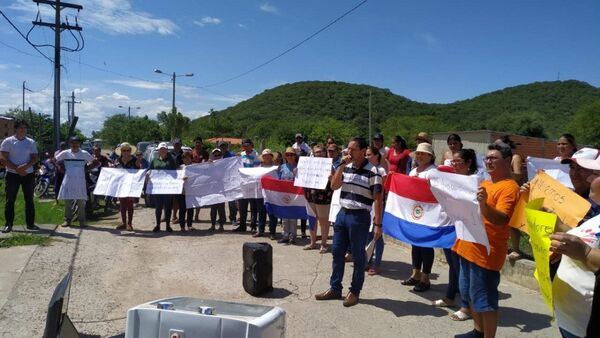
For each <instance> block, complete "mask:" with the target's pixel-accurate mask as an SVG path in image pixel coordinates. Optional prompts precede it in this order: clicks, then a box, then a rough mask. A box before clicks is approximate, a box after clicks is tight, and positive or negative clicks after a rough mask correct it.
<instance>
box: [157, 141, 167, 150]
mask: <svg viewBox="0 0 600 338" xmlns="http://www.w3.org/2000/svg"><path fill="white" fill-rule="evenodd" d="M156 148H157V149H159V150H160V149H161V148H165V149H169V147H167V143H166V142H161V143H159V144H158V147H156Z"/></svg>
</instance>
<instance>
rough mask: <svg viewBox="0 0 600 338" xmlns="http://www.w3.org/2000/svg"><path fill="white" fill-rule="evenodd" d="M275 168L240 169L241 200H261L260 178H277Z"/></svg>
mask: <svg viewBox="0 0 600 338" xmlns="http://www.w3.org/2000/svg"><path fill="white" fill-rule="evenodd" d="M277 168H278V167H277V166H272V167H256V168H240V169H239V171H240V176H241V189H242V198H263V193H262V185H261V184H260V179H261V177H263V176H265V175H269V176H271V177H273V178H277Z"/></svg>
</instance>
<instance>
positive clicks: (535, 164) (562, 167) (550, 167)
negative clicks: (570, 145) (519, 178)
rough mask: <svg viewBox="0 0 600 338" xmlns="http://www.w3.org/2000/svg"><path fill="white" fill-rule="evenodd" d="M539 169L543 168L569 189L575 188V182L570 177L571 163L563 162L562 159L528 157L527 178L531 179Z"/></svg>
mask: <svg viewBox="0 0 600 338" xmlns="http://www.w3.org/2000/svg"><path fill="white" fill-rule="evenodd" d="M539 170H543V171H544V172H545V173H546V174H548V175H549V176H550V177H552V178H554V179H555V180H557V181H559V182H560V183H562V184H563V185H564V186H565V187H567V188H569V189H574V188H573V183H572V182H571V178H570V177H569V165H568V164H561V163H560V161H555V160H551V159H547V158H538V157H531V156H528V157H527V180H528V181H531V180H533V178H534V177H535V175H537V173H538V171H539Z"/></svg>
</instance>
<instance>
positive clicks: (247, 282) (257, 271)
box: [242, 242, 273, 296]
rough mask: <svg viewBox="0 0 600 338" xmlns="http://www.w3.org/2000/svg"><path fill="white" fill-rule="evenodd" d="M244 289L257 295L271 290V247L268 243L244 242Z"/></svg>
mask: <svg viewBox="0 0 600 338" xmlns="http://www.w3.org/2000/svg"><path fill="white" fill-rule="evenodd" d="M242 256H243V258H244V273H243V276H242V283H243V285H244V290H246V292H248V293H249V294H251V295H253V296H259V295H261V294H263V293H265V292H269V291H271V290H273V247H271V245H270V244H268V243H249V242H248V243H244V246H243V247H242Z"/></svg>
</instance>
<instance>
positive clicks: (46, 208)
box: [0, 179, 64, 226]
mask: <svg viewBox="0 0 600 338" xmlns="http://www.w3.org/2000/svg"><path fill="white" fill-rule="evenodd" d="M5 202H6V194H5V192H4V179H2V180H0V206H1V207H0V209H1V210H2V212H1V215H0V217H2V219H4V205H5ZM34 204H35V222H36V223H37V224H60V223H62V222H63V216H64V204H63V203H62V202H60V203H59V204H58V205H54V201H45V202H43V201H40V199H39V198H37V197H34ZM1 223H2V224H0V226H3V225H4V222H1ZM13 224H14V225H21V224H25V201H24V200H23V192H22V191H21V190H19V194H18V195H17V200H16V202H15V220H14V222H13Z"/></svg>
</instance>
